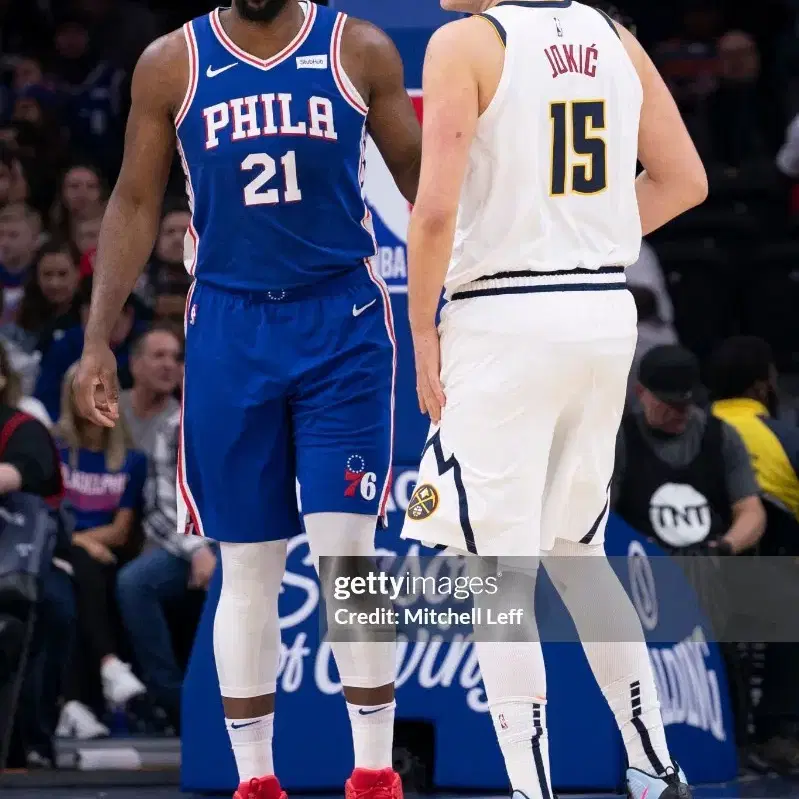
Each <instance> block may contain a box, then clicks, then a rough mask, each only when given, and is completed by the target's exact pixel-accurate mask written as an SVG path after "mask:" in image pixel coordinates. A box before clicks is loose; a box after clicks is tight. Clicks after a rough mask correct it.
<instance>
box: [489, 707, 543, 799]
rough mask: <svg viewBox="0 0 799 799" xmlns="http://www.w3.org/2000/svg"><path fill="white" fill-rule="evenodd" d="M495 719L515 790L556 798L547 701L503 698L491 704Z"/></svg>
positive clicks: (540, 797)
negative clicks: (551, 782) (548, 731)
mask: <svg viewBox="0 0 799 799" xmlns="http://www.w3.org/2000/svg"><path fill="white" fill-rule="evenodd" d="M491 719H492V720H493V722H494V730H495V731H496V733H497V740H498V741H499V747H500V749H501V750H502V756H503V757H504V758H505V768H506V769H507V772H508V779H509V780H510V784H511V787H512V788H513V790H514V791H521V792H522V793H524V794H525V795H526V796H528V797H530V799H552V791H551V790H550V787H549V785H550V777H549V735H548V734H547V723H546V703H535V704H534V703H532V702H524V701H513V700H511V701H509V702H500V703H499V704H495V705H491Z"/></svg>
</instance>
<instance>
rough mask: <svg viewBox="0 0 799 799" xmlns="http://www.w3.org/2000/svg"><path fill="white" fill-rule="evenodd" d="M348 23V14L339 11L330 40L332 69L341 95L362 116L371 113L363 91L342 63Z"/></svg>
mask: <svg viewBox="0 0 799 799" xmlns="http://www.w3.org/2000/svg"><path fill="white" fill-rule="evenodd" d="M346 24H347V15H346V14H344V13H341V12H340V13H339V14H338V15H337V17H336V24H335V25H334V26H333V37H332V39H331V40H330V69H331V71H332V72H333V80H334V81H335V82H336V87H337V88H338V90H339V92H340V94H341V96H342V97H343V98H344V99H345V100H346V101H347V102H348V103H349V104H350V105H351V106H352V107H353V108H354V109H355V110H356V111H357V112H358V113H359V114H361V115H362V116H366V115H367V114H368V113H369V107H368V106H367V105H366V102H365V101H364V99H363V97H361V93H360V92H359V91H358V90H357V89H356V88H355V84H354V83H353V82H352V81H351V80H350V78H349V76H348V75H347V73H346V71H345V70H344V65H343V64H342V63H341V41H342V38H343V36H344V26H345V25H346Z"/></svg>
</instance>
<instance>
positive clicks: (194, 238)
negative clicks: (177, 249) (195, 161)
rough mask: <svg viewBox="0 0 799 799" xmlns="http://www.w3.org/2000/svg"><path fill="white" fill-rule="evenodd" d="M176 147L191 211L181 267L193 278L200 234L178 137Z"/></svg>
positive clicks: (186, 166)
mask: <svg viewBox="0 0 799 799" xmlns="http://www.w3.org/2000/svg"><path fill="white" fill-rule="evenodd" d="M177 145H178V148H177V149H178V156H179V157H180V163H181V165H182V166H183V173H184V174H185V176H186V194H187V195H188V198H189V208H190V209H191V221H190V222H189V227H188V230H187V231H186V239H184V243H183V266H184V267H185V268H186V271H187V272H188V273H189V274H190V275H191V276H192V277H194V273H195V271H196V269H197V259H198V258H199V252H200V234H199V233H198V232H197V228H196V227H194V186H192V185H191V172H189V162H188V161H187V160H186V154H185V153H184V152H183V145H182V144H181V142H180V137H178V140H177ZM189 239H190V240H191V244H192V253H191V260H189V258H187V257H186V243H187V240H189Z"/></svg>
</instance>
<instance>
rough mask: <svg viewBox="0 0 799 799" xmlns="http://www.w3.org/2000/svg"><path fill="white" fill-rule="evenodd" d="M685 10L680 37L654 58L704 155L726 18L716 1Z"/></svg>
mask: <svg viewBox="0 0 799 799" xmlns="http://www.w3.org/2000/svg"><path fill="white" fill-rule="evenodd" d="M683 8H684V10H683V14H682V24H681V30H680V32H679V34H678V35H677V36H674V37H672V38H670V39H668V40H666V41H664V42H661V43H660V44H659V45H658V46H657V47H656V49H655V52H654V56H653V57H654V59H655V62H656V63H657V65H658V68H659V69H660V71H661V73H662V75H663V78H664V80H665V81H666V83H667V84H668V86H669V88H670V89H671V92H672V94H673V95H674V99H675V100H676V101H677V105H678V106H679V107H680V110H681V111H682V113H683V116H684V117H685V121H686V124H687V125H688V129H689V130H690V132H691V135H692V136H693V138H694V140H695V141H696V142H697V145H698V146H699V148H700V151H701V150H702V149H704V147H703V142H704V140H706V138H707V134H706V130H705V129H706V124H705V119H704V117H705V103H706V101H707V98H708V96H709V95H710V94H711V93H712V92H713V91H714V89H715V88H716V85H717V75H718V69H719V66H718V57H717V53H716V38H717V36H718V35H719V33H720V31H721V25H722V15H721V13H720V8H719V4H718V3H715V2H713V0H694V2H690V3H686V4H685V6H684V7H683Z"/></svg>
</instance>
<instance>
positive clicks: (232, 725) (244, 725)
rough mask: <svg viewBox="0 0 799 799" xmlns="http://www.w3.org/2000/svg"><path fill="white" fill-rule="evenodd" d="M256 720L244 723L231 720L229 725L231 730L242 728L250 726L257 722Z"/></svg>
mask: <svg viewBox="0 0 799 799" xmlns="http://www.w3.org/2000/svg"><path fill="white" fill-rule="evenodd" d="M257 723H258V722H257V721H248V722H247V723H246V724H236V723H235V722H232V723H231V725H230V729H231V730H243V729H244V728H245V727H252V726H253V725H254V724H257Z"/></svg>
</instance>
